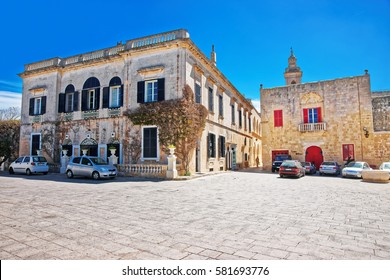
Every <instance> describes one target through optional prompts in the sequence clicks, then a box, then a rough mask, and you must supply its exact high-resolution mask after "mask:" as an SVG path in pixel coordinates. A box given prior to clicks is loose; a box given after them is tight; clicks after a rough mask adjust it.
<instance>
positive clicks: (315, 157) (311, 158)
mask: <svg viewBox="0 0 390 280" xmlns="http://www.w3.org/2000/svg"><path fill="white" fill-rule="evenodd" d="M305 161H308V162H311V163H313V164H314V166H315V167H316V169H317V170H318V169H319V168H320V165H321V163H322V162H323V161H324V157H323V155H322V150H321V148H320V147H317V146H310V147H309V148H307V149H306V157H305Z"/></svg>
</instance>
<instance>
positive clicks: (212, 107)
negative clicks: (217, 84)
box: [209, 87, 214, 112]
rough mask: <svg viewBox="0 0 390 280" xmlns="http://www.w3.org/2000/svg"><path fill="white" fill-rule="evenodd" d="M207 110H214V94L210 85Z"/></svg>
mask: <svg viewBox="0 0 390 280" xmlns="http://www.w3.org/2000/svg"><path fill="white" fill-rule="evenodd" d="M209 111H210V112H214V94H213V89H212V88H211V87H209Z"/></svg>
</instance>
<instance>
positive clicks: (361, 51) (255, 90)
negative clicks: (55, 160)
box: [0, 0, 390, 108]
mask: <svg viewBox="0 0 390 280" xmlns="http://www.w3.org/2000/svg"><path fill="white" fill-rule="evenodd" d="M0 8H1V11H2V16H1V17H0V26H1V29H0V34H1V44H0V61H1V63H0V108H4V107H8V106H17V105H18V104H20V103H19V102H20V93H21V91H22V80H21V78H19V77H18V76H17V74H18V73H21V72H23V67H24V64H27V63H31V62H36V61H40V60H44V59H48V58H52V57H56V56H60V57H67V56H72V55H75V54H80V53H84V52H89V51H93V50H98V49H101V48H106V47H110V46H114V45H116V43H117V42H118V41H126V40H129V39H133V38H137V37H142V36H147V35H152V34H156V33H160V32H164V31H170V30H174V29H179V28H185V29H187V30H188V31H189V33H190V37H191V39H192V40H193V41H194V42H195V44H197V45H198V46H199V48H200V49H201V50H202V51H203V52H204V53H205V54H206V55H207V56H209V54H210V51H211V45H212V44H214V45H215V50H216V52H217V67H218V68H219V69H220V70H221V71H222V72H223V73H224V74H225V76H226V77H227V78H228V79H229V80H230V81H231V82H232V83H233V84H234V85H235V86H236V88H237V89H238V90H239V91H240V92H241V93H243V94H244V95H245V96H246V97H247V98H251V99H253V100H259V84H260V83H262V84H263V85H264V87H266V88H270V87H276V86H282V85H284V78H283V71H284V69H285V68H286V67H287V58H288V56H289V54H290V47H293V49H294V53H295V55H296V57H297V59H298V65H299V66H300V67H301V69H302V71H303V78H302V82H313V81H319V80H329V79H334V78H342V77H348V76H356V75H362V74H364V70H365V69H368V70H369V73H370V75H371V89H372V90H373V91H378V90H390V0H370V1H367V0H364V1H362V0H355V1H352V0H338V1H330V0H315V1H306V0H305V1H303V0H295V1H287V0H281V1H278V0H254V1H252V0H250V1H245V0H242V1H229V0H225V1H204V0H198V1H170V0H165V1H162V0H160V1H154V0H149V1H130V0H127V1H125V0H111V1H101V0H94V1H89V0H88V1H83V0H78V1H74V0H67V1H39V0H37V1H26V0H21V1H2V3H1V4H0Z"/></svg>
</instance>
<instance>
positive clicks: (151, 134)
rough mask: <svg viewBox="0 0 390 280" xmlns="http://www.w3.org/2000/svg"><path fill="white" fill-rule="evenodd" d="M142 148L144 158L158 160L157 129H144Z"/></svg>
mask: <svg viewBox="0 0 390 280" xmlns="http://www.w3.org/2000/svg"><path fill="white" fill-rule="evenodd" d="M142 146H143V149H142V150H143V158H146V159H156V158H157V127H144V129H143V145H142Z"/></svg>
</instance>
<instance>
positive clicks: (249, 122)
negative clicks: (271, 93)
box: [248, 116, 252, 132]
mask: <svg viewBox="0 0 390 280" xmlns="http://www.w3.org/2000/svg"><path fill="white" fill-rule="evenodd" d="M248 124H249V132H252V123H251V117H250V116H249V117H248Z"/></svg>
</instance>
